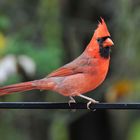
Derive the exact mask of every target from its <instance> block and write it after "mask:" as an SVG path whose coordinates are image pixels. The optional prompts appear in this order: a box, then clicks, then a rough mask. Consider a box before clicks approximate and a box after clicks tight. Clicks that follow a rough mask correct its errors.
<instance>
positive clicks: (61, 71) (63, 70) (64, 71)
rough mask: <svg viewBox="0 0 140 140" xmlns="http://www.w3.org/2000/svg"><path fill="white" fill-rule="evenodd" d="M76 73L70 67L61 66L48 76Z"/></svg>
mask: <svg viewBox="0 0 140 140" xmlns="http://www.w3.org/2000/svg"><path fill="white" fill-rule="evenodd" d="M72 74H74V71H73V70H72V69H70V68H64V67H62V68H59V69H58V70H56V71H54V72H52V73H50V74H49V75H48V76H47V77H57V76H58V77H62V76H68V75H72Z"/></svg>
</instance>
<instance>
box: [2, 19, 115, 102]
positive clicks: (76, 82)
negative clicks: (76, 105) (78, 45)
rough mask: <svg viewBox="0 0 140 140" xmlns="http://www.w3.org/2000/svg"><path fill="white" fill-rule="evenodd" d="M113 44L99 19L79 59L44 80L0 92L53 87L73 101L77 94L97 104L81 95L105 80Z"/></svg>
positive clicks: (9, 87)
mask: <svg viewBox="0 0 140 140" xmlns="http://www.w3.org/2000/svg"><path fill="white" fill-rule="evenodd" d="M113 45H114V44H113V42H112V40H111V39H110V33H109V31H108V29H107V26H106V23H105V21H104V20H103V19H102V18H101V22H99V24H98V27H97V29H96V30H95V32H94V35H93V37H92V39H91V41H90V43H89V44H88V46H87V47H86V49H85V51H84V52H83V53H82V54H81V55H80V56H79V57H78V58H76V59H75V60H73V61H72V62H70V63H68V64H66V65H64V66H62V67H60V68H59V69H57V70H56V71H54V72H52V73H51V74H49V75H48V76H47V77H45V78H43V79H40V80H34V81H29V82H23V83H19V84H14V85H9V86H4V87H1V88H0V95H5V94H11V93H13V92H23V91H28V90H33V89H39V90H52V91H56V92H58V93H60V94H62V95H64V96H69V97H70V99H71V100H70V102H73V101H75V100H74V98H73V97H74V96H80V97H82V98H84V99H87V100H88V101H89V102H90V103H91V102H92V103H98V101H96V100H94V99H92V98H89V97H87V96H84V95H82V94H84V93H86V92H88V91H90V90H93V89H95V88H96V87H98V86H99V85H100V84H101V83H102V82H103V81H104V79H105V77H106V74H107V71H108V67H109V61H110V50H111V46H113Z"/></svg>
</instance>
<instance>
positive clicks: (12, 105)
mask: <svg viewBox="0 0 140 140" xmlns="http://www.w3.org/2000/svg"><path fill="white" fill-rule="evenodd" d="M0 109H87V103H72V104H71V106H69V104H68V103H59V102H0ZM90 109H91V110H95V109H97V110H104V109H121V110H124V109H125V110H126V109H129V110H130V109H133V110H140V103H98V104H91V105H90Z"/></svg>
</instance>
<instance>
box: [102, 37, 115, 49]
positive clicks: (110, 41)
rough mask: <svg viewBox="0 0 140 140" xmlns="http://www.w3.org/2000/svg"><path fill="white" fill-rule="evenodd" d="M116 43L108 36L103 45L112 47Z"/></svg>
mask: <svg viewBox="0 0 140 140" xmlns="http://www.w3.org/2000/svg"><path fill="white" fill-rule="evenodd" d="M113 45H114V43H113V41H112V40H111V39H110V38H107V39H106V40H105V41H104V42H103V47H110V46H113Z"/></svg>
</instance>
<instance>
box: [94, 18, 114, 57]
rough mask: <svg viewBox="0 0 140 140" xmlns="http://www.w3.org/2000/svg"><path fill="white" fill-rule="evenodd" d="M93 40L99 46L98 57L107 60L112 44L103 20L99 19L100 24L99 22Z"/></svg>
mask: <svg viewBox="0 0 140 140" xmlns="http://www.w3.org/2000/svg"><path fill="white" fill-rule="evenodd" d="M93 39H94V41H95V42H96V44H97V45H98V46H99V53H100V56H102V57H103V58H108V57H109V56H110V49H111V47H112V46H113V45H114V43H113V41H112V40H111V37H110V33H109V31H108V29H107V26H106V23H105V21H104V19H103V18H101V22H99V24H98V27H97V29H96V30H95V32H94V35H93Z"/></svg>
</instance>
